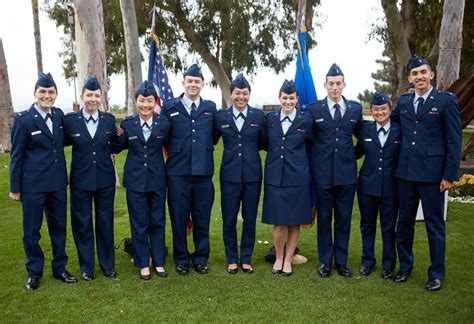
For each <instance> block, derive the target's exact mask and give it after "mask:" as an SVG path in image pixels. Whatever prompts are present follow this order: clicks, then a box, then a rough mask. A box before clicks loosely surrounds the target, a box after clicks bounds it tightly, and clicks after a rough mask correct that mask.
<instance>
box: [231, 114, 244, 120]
mask: <svg viewBox="0 0 474 324" xmlns="http://www.w3.org/2000/svg"><path fill="white" fill-rule="evenodd" d="M239 118H242V119H243V120H245V116H244V114H243V113H239V114H238V115H237V117H236V116H235V115H234V119H235V120H237V119H239Z"/></svg>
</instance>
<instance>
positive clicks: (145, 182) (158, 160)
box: [115, 115, 170, 192]
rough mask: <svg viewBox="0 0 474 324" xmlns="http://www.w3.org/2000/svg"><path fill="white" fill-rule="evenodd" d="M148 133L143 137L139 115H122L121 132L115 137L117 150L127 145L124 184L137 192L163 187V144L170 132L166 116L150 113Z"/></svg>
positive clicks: (163, 188) (164, 171)
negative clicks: (116, 138) (149, 129)
mask: <svg viewBox="0 0 474 324" xmlns="http://www.w3.org/2000/svg"><path fill="white" fill-rule="evenodd" d="M152 118H153V125H152V129H151V135H150V137H149V138H148V140H145V137H144V136H143V131H142V125H141V124H140V117H139V115H133V116H129V117H127V118H125V119H124V120H123V121H122V123H121V124H120V127H121V128H122V129H123V130H124V134H123V135H122V136H120V137H118V140H117V143H116V148H115V150H116V151H117V152H120V151H122V150H124V149H128V154H127V159H126V161H125V165H124V169H123V186H124V187H125V188H126V189H127V190H132V191H136V192H150V191H156V190H165V189H166V168H165V162H164V158H163V146H164V143H165V142H166V140H167V138H168V134H169V128H170V123H169V121H168V119H167V118H166V116H158V115H153V116H152Z"/></svg>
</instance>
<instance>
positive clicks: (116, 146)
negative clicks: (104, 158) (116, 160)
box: [112, 121, 128, 154]
mask: <svg viewBox="0 0 474 324" xmlns="http://www.w3.org/2000/svg"><path fill="white" fill-rule="evenodd" d="M120 128H122V129H123V134H122V136H118V135H116V136H115V137H114V139H113V140H112V152H114V153H115V154H117V153H120V152H122V151H123V150H126V149H128V137H127V131H126V129H125V127H124V125H123V121H122V122H121V123H120Z"/></svg>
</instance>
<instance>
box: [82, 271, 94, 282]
mask: <svg viewBox="0 0 474 324" xmlns="http://www.w3.org/2000/svg"><path fill="white" fill-rule="evenodd" d="M81 277H82V279H84V280H85V281H91V280H93V279H94V273H92V272H82V273H81Z"/></svg>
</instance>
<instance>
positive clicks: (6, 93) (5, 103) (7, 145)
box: [0, 38, 13, 152]
mask: <svg viewBox="0 0 474 324" xmlns="http://www.w3.org/2000/svg"><path fill="white" fill-rule="evenodd" d="M12 120H13V104H12V95H11V92H10V82H9V79H8V70H7V62H6V60H5V53H4V52H3V42H2V39H1V38H0V144H1V146H2V147H1V148H0V149H1V152H10V149H11V147H12V144H11V141H10V133H11V129H12Z"/></svg>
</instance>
